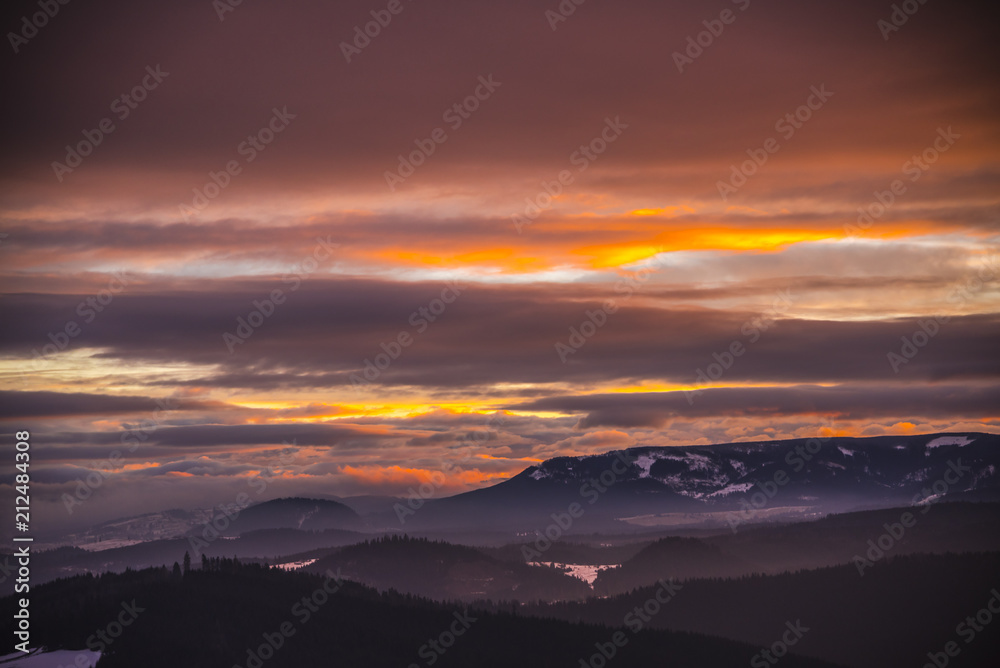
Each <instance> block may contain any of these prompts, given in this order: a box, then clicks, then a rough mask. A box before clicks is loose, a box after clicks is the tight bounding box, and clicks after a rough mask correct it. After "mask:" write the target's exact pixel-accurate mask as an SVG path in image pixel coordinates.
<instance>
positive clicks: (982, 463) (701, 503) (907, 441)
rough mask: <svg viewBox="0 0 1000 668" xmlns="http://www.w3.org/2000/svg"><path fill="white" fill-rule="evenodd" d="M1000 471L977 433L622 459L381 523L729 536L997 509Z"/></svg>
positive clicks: (521, 478)
mask: <svg viewBox="0 0 1000 668" xmlns="http://www.w3.org/2000/svg"><path fill="white" fill-rule="evenodd" d="M998 467H1000V436H998V435H994V434H981V433H962V434H927V435H919V436H879V437H874V438H847V437H830V438H825V439H794V440H786V441H773V442H758V443H729V444H721V445H699V446H678V447H657V448H631V449H628V450H623V451H616V452H608V453H605V454H602V455H595V456H590V457H559V458H556V459H551V460H548V461H546V462H544V463H542V464H540V465H538V466H533V467H530V468H528V469H526V470H525V471H523V472H521V473H520V474H518V475H517V476H515V477H513V478H511V479H510V480H507V481H504V482H502V483H499V484H497V485H494V486H492V487H488V488H485V489H480V490H475V491H472V492H467V493H464V494H459V495H457V496H452V497H448V498H445V499H437V500H431V501H427V502H425V503H424V504H423V505H422V507H419V508H418V509H415V510H412V512H409V509H407V511H406V512H402V513H397V514H398V515H399V518H397V517H391V518H390V517H388V516H382V517H379V518H378V521H380V522H383V523H385V525H387V526H388V525H391V524H392V523H393V522H394V523H395V525H396V526H399V525H400V524H402V525H403V526H405V528H406V530H415V529H420V530H427V529H436V528H452V529H455V528H461V527H476V526H490V527H493V528H496V529H505V530H508V531H515V532H524V531H528V532H531V533H538V534H542V533H546V532H547V533H548V538H550V539H558V538H561V537H564V536H565V535H571V534H574V533H577V534H580V533H588V532H593V531H622V530H633V531H637V530H640V529H643V528H647V529H648V528H651V527H671V528H678V527H684V526H692V527H693V526H699V527H705V526H715V527H730V526H734V527H738V526H743V525H747V524H754V523H760V522H769V521H788V520H789V519H803V518H819V517H822V516H823V515H826V514H830V513H838V512H847V511H852V510H862V509H874V508H888V507H895V506H903V505H910V504H912V503H915V502H936V501H939V500H941V499H944V498H947V499H948V500H974V501H1000V477H998V475H997V469H998ZM573 504H577V505H576V507H573ZM571 510H576V513H575V515H576V516H572V515H574V513H571V512H570V511H571ZM397 511H398V509H397ZM400 518H401V519H400Z"/></svg>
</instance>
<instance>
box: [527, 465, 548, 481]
mask: <svg viewBox="0 0 1000 668" xmlns="http://www.w3.org/2000/svg"><path fill="white" fill-rule="evenodd" d="M528 477H529V478H531V479H532V480H545V479H546V478H548V477H550V476H549V474H548V473H546V472H545V470H544V469H542V468H541V467H539V469H538V470H537V471H535V472H534V473H532V474H531V475H529V476H528Z"/></svg>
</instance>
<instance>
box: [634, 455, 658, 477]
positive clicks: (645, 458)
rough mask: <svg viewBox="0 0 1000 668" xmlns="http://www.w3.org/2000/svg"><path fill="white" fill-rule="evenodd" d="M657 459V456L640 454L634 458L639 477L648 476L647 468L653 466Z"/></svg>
mask: <svg viewBox="0 0 1000 668" xmlns="http://www.w3.org/2000/svg"><path fill="white" fill-rule="evenodd" d="M657 459H658V457H654V456H653V455H640V456H638V457H636V458H635V461H634V462H633V463H634V464H635V465H636V466H638V467H639V477H640V478H648V477H649V469H651V468H653V464H655V463H656V460H657Z"/></svg>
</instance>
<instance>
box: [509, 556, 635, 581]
mask: <svg viewBox="0 0 1000 668" xmlns="http://www.w3.org/2000/svg"><path fill="white" fill-rule="evenodd" d="M528 565H529V566H549V567H550V568H558V569H559V570H561V571H565V572H566V575H570V576H572V577H574V578H577V579H579V580H583V581H584V582H586V583H587V584H589V585H590V586H591V587H593V586H594V580H596V579H597V574H598V573H600V572H601V571H602V570H604V569H606V568H612V567H614V566H620V565H621V564H603V565H599V566H595V565H593V564H560V563H557V562H555V561H531V562H529V563H528Z"/></svg>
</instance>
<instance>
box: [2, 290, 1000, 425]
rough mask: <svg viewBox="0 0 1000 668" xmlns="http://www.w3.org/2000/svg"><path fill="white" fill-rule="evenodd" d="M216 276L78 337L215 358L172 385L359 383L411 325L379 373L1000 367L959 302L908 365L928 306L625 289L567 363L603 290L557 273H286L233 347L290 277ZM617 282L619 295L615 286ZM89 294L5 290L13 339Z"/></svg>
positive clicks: (989, 371)
mask: <svg viewBox="0 0 1000 668" xmlns="http://www.w3.org/2000/svg"><path fill="white" fill-rule="evenodd" d="M217 285H218V289H217V290H213V291H211V292H209V291H200V292H190V293H177V294H158V295H135V296H133V295H129V294H123V295H121V296H119V297H116V298H115V300H114V302H113V303H112V304H110V305H109V306H108V307H107V308H106V309H105V311H104V312H102V313H100V314H99V315H98V316H97V317H95V318H94V321H93V322H92V323H90V324H85V323H81V327H82V330H83V331H82V334H81V335H80V336H79V338H78V339H76V340H74V341H73V343H72V345H73V347H74V348H77V347H80V348H82V347H89V348H93V349H100V350H101V352H94V353H93V354H94V355H95V356H96V357H98V358H109V359H115V360H123V361H145V362H160V363H162V362H179V361H184V362H189V363H191V364H198V365H205V366H212V367H214V368H216V369H217V371H216V372H213V373H211V374H209V375H203V376H201V377H199V378H197V379H195V380H191V381H177V380H176V379H173V380H170V381H163V382H166V383H168V384H170V385H184V384H190V385H194V386H203V387H211V386H215V387H242V388H249V389H258V390H264V389H280V388H323V387H342V386H345V385H348V386H349V385H351V383H352V380H351V376H352V374H353V375H355V376H356V377H358V378H360V377H361V373H362V372H363V370H364V368H365V360H374V358H375V356H376V355H379V354H382V353H383V349H382V348H381V344H383V343H384V344H387V345H388V344H390V343H391V342H392V341H394V340H395V339H396V338H397V337H398V335H399V334H400V332H406V333H408V334H410V335H411V336H412V337H413V340H414V342H413V344H412V345H411V346H409V347H408V348H405V349H403V351H402V354H400V355H399V358H398V359H397V360H395V361H394V362H393V363H392V364H391V365H390V366H389V367H388V368H387V369H385V370H384V371H380V373H379V375H378V377H377V378H375V379H374V381H375V382H374V384H375V385H379V386H403V385H413V386H422V387H450V388H459V387H461V388H465V387H470V386H488V385H491V384H496V383H505V382H506V383H527V382H531V383H548V382H559V381H567V382H581V383H587V382H607V381H624V380H629V381H633V380H640V379H651V380H669V381H671V382H676V383H684V384H690V383H693V382H695V380H696V378H697V376H698V371H699V369H701V370H705V369H707V367H708V365H709V364H712V363H713V362H714V361H715V358H714V356H715V355H716V354H719V355H723V354H725V353H726V351H728V350H730V349H731V347H732V346H733V344H734V343H739V344H740V345H742V346H743V347H744V349H745V350H746V352H745V353H744V354H743V355H742V356H739V357H738V358H737V359H736V360H734V363H733V364H732V365H731V368H730V369H729V370H727V371H726V374H725V377H724V378H723V381H724V382H741V381H755V382H762V381H769V382H821V383H825V382H845V381H853V380H862V379H863V380H876V381H884V380H886V379H890V380H901V381H906V382H912V381H915V380H934V381H943V380H948V379H960V378H966V379H974V378H980V379H986V378H995V377H996V376H997V375H998V374H1000V359H998V358H997V357H996V355H995V354H994V352H995V341H996V338H997V335H998V334H1000V319H998V318H997V317H996V316H993V315H976V316H964V317H955V318H953V319H952V320H951V321H950V322H948V323H947V324H944V325H942V326H940V331H939V332H938V333H937V334H936V336H935V337H934V338H933V339H931V341H930V343H928V344H927V345H926V347H923V348H922V349H921V350H920V352H919V354H918V355H916V357H914V359H912V361H909V362H908V363H907V364H905V365H900V371H899V374H898V375H897V374H894V370H893V367H892V366H891V365H890V364H889V362H888V358H887V356H888V354H889V353H891V352H897V353H898V352H899V351H900V350H901V348H902V346H903V342H902V339H903V337H911V336H912V335H913V334H914V332H916V331H918V330H919V329H920V327H921V325H920V323H921V319H920V318H901V319H895V320H881V321H824V320H804V319H778V320H775V321H773V322H772V323H768V322H767V319H768V318H769V317H771V315H772V314H771V312H770V308H771V307H770V306H768V307H766V308H762V310H761V311H759V312H731V311H717V310H707V309H690V308H689V309H676V308H675V309H659V308H650V307H640V306H638V304H631V303H629V302H628V301H626V300H623V299H621V296H620V295H618V299H619V303H620V304H622V307H621V308H620V310H619V311H618V312H617V313H615V314H613V315H611V316H609V317H608V318H607V324H606V325H605V326H604V327H603V328H601V329H599V330H598V331H597V333H596V334H594V335H593V336H592V337H591V338H590V339H589V340H587V341H586V343H585V345H583V346H582V347H580V349H579V351H578V352H576V353H573V354H567V355H565V357H566V359H567V362H566V363H562V362H561V361H560V357H559V355H558V354H557V350H556V344H557V342H562V343H564V344H568V343H569V341H570V336H571V327H575V328H579V327H580V326H581V324H582V323H583V322H584V321H586V320H587V315H586V313H587V312H588V311H593V310H594V309H598V308H600V305H601V303H602V302H600V301H576V300H572V299H570V298H569V296H570V295H571V294H572V292H571V291H570V290H569V289H568V288H565V287H564V288H562V289H561V290H558V291H556V293H555V294H551V293H550V290H549V289H548V288H547V287H545V286H538V287H532V286H525V287H511V286H505V287H502V288H489V287H484V286H482V285H475V286H473V285H470V286H469V287H467V288H466V289H465V291H464V292H463V294H462V295H461V296H460V297H459V298H458V299H457V301H455V303H453V304H451V305H450V306H448V307H447V309H446V310H445V311H444V313H443V314H441V315H440V316H437V317H435V316H433V315H430V316H427V317H425V316H424V315H421V314H420V313H419V309H420V308H426V307H427V306H428V305H429V304H430V303H431V302H432V301H433V300H434V299H436V298H438V297H440V295H441V292H442V290H443V289H444V287H445V283H436V282H435V283H405V284H399V283H391V282H383V281H370V280H319V279H313V280H311V281H307V282H305V283H303V284H302V286H301V288H300V289H299V290H298V291H296V292H291V291H287V289H288V287H289V286H287V285H286V286H284V287H285V289H286V295H287V301H286V302H285V303H284V304H281V305H280V306H278V307H277V308H276V310H275V311H274V314H273V315H272V316H271V317H270V318H268V319H266V320H265V321H264V323H263V325H261V326H260V327H259V328H257V329H256V331H254V332H253V334H252V336H251V337H250V338H248V339H247V340H246V342H245V343H243V344H239V345H234V350H235V352H234V353H233V354H230V353H229V351H228V349H227V346H226V344H225V342H224V339H223V334H224V333H226V332H229V333H235V332H236V328H237V323H238V320H237V319H238V318H239V317H242V318H246V317H247V316H248V314H249V313H250V312H251V311H253V310H254V306H253V304H252V302H253V301H254V300H260V299H263V298H266V297H267V295H268V294H269V293H270V291H271V290H273V289H275V288H278V287H280V285H281V283H280V282H273V283H267V282H261V283H259V284H258V287H257V289H256V290H249V289H246V288H245V287H244V288H243V289H241V290H240V291H228V292H227V291H226V289H225V288H226V283H225V282H224V281H220V282H218V284H217ZM585 294H587V295H593V290H592V289H588V290H586V291H585ZM606 297H607V298H615V297H616V295H615V293H614V292H613V290H612V288H611V287H610V286H609V287H608V292H607V295H606ZM770 301H775V300H774V299H772V300H770ZM78 302H79V296H65V295H8V296H6V297H4V298H3V300H2V302H0V305H2V307H3V309H4V312H5V313H6V314H9V317H10V320H9V322H8V326H7V329H6V331H5V332H4V333H3V336H2V339H0V350H3V351H4V352H5V353H7V354H8V355H11V354H20V355H24V356H28V357H30V356H31V350H32V349H36V350H37V349H38V348H40V347H41V346H42V345H43V344H44V343H46V342H47V338H46V337H47V333H48V332H57V331H61V330H62V329H63V328H64V326H65V323H66V321H67V320H70V319H76V317H75V316H74V308H75V306H76V304H77V303H78ZM778 306H779V307H780V306H781V305H780V304H778ZM414 314H416V316H414ZM412 317H415V319H414V320H412V321H411V318H412ZM429 318H434V321H433V322H431V321H430V320H429ZM413 323H416V325H414V324H413ZM425 324H426V331H424V332H423V333H421V332H420V331H419V330H420V329H421V328H422V327H423V326H424V325H425ZM580 340H582V339H579V340H577V341H576V342H577V343H579V341H580ZM383 361H384V360H383ZM44 363H45V362H44V361H43V362H42V363H41V364H44ZM149 382H151V383H156V382H158V381H157V380H156V379H155V378H154V379H150V381H149ZM363 392H364V390H362V389H359V390H358V396H364V394H363ZM140 403H141V402H140ZM136 406H139V404H136Z"/></svg>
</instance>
